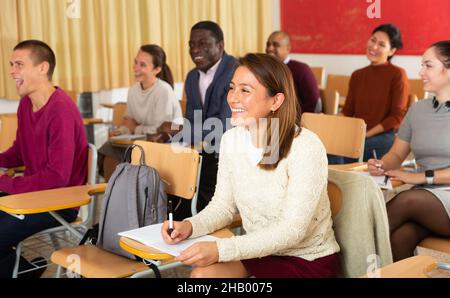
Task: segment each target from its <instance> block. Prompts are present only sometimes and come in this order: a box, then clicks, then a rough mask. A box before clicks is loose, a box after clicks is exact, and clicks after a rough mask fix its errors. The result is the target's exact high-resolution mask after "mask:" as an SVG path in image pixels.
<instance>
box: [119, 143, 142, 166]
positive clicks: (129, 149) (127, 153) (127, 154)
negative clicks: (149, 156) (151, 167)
mask: <svg viewBox="0 0 450 298" xmlns="http://www.w3.org/2000/svg"><path fill="white" fill-rule="evenodd" d="M134 148H139V150H141V158H140V159H139V164H140V165H141V166H143V165H145V152H144V148H142V146H141V145H136V144H133V145H130V146H128V147H127V150H125V154H124V155H123V160H122V162H127V163H130V162H131V154H132V153H133V149H134Z"/></svg>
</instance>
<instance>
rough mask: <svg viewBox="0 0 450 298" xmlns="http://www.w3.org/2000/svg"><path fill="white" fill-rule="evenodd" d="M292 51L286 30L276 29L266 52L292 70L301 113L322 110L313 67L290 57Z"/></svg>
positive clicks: (267, 44)
mask: <svg viewBox="0 0 450 298" xmlns="http://www.w3.org/2000/svg"><path fill="white" fill-rule="evenodd" d="M290 52H291V41H290V38H289V35H288V34H287V33H286V32H282V31H275V32H273V33H272V34H271V35H270V36H269V38H268V39H267V43H266V53H267V54H270V55H273V56H275V57H277V58H278V59H279V60H281V61H283V62H284V63H285V64H286V65H287V67H289V69H290V70H291V73H292V78H293V79H294V85H295V91H296V93H297V97H298V100H299V103H300V107H301V113H305V112H309V113H320V112H322V101H321V99H320V93H319V87H318V85H317V82H316V79H315V77H314V74H313V72H312V70H311V68H309V66H308V65H307V64H305V63H302V62H299V61H296V60H292V59H291V58H290V57H289V53H290Z"/></svg>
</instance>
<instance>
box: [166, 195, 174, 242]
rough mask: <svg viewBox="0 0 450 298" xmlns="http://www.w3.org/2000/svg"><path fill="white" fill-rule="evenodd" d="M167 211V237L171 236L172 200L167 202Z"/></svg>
mask: <svg viewBox="0 0 450 298" xmlns="http://www.w3.org/2000/svg"><path fill="white" fill-rule="evenodd" d="M168 209H169V229H168V230H167V233H168V234H169V236H171V235H172V232H173V207H172V200H169V202H168Z"/></svg>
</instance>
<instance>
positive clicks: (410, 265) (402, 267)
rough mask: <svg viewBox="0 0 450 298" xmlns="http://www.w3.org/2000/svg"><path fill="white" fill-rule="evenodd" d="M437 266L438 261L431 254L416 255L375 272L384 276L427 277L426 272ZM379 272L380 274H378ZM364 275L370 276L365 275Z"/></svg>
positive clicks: (378, 275)
mask: <svg viewBox="0 0 450 298" xmlns="http://www.w3.org/2000/svg"><path fill="white" fill-rule="evenodd" d="M436 267H437V261H436V259H435V258H433V257H430V256H414V257H410V258H407V259H404V260H401V261H398V262H395V263H393V264H390V265H387V266H384V267H383V268H381V269H380V271H379V272H376V273H374V275H376V276H377V277H383V278H426V277H428V276H427V275H426V272H429V271H431V270H433V269H434V268H436ZM377 273H378V274H377ZM363 277H369V276H367V275H364V276H363Z"/></svg>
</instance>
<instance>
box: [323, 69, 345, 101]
mask: <svg viewBox="0 0 450 298" xmlns="http://www.w3.org/2000/svg"><path fill="white" fill-rule="evenodd" d="M349 83H350V76H344V75H334V74H329V75H328V77H327V87H326V89H329V90H333V91H337V92H339V95H340V96H343V97H347V94H348V84H349Z"/></svg>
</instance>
